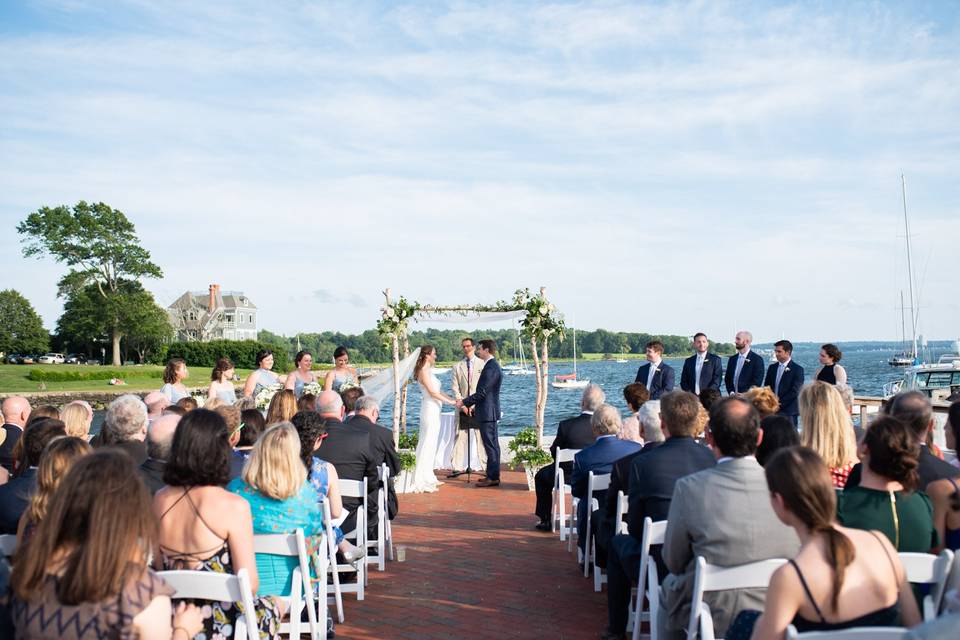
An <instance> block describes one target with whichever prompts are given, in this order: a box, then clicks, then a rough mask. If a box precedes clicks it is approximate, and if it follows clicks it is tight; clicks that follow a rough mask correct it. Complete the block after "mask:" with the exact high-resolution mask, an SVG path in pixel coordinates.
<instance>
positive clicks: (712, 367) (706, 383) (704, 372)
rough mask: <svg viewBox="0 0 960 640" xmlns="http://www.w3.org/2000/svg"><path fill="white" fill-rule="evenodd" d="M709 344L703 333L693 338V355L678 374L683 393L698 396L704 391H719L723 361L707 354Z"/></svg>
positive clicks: (713, 354) (718, 357)
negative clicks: (687, 392) (686, 392)
mask: <svg viewBox="0 0 960 640" xmlns="http://www.w3.org/2000/svg"><path fill="white" fill-rule="evenodd" d="M709 346H710V342H709V341H708V340H707V335H706V334H705V333H698V334H697V335H695V336H693V349H694V351H696V353H695V354H693V355H692V356H690V357H689V358H687V359H686V360H684V361H683V371H682V372H681V373H680V388H681V389H683V390H684V391H689V392H691V393H694V394H696V395H697V396H699V395H700V392H701V391H702V390H704V389H716V390H717V391H719V390H720V381H721V380H723V360H721V359H720V356H718V355H716V354H715V353H707V349H708V348H709Z"/></svg>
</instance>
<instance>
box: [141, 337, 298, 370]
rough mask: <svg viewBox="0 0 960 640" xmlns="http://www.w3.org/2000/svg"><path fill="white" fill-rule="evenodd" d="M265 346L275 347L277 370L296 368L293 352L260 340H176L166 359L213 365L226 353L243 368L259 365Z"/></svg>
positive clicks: (189, 364) (253, 367) (198, 364)
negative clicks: (291, 359) (257, 360)
mask: <svg viewBox="0 0 960 640" xmlns="http://www.w3.org/2000/svg"><path fill="white" fill-rule="evenodd" d="M261 349H273V370H274V371H277V372H284V371H288V370H289V369H291V368H292V364H291V363H290V354H288V353H287V352H286V351H281V350H278V349H276V348H274V347H273V346H272V345H268V344H265V343H263V342H258V341H256V340H212V341H210V342H174V343H172V344H170V345H168V346H167V349H166V353H165V354H164V355H165V358H164V360H163V362H161V363H159V364H164V363H166V361H167V360H169V359H170V358H183V359H184V360H186V361H187V366H190V367H210V368H211V369H212V368H213V366H214V365H215V364H216V363H217V358H222V357H224V356H226V357H227V358H230V360H232V361H233V364H235V365H236V366H237V368H239V369H256V368H257V364H256V358H257V352H258V351H260V350H261Z"/></svg>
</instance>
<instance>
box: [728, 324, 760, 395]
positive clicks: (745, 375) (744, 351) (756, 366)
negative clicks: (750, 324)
mask: <svg viewBox="0 0 960 640" xmlns="http://www.w3.org/2000/svg"><path fill="white" fill-rule="evenodd" d="M733 344H734V346H736V347H737V352H736V353H735V354H733V355H732V356H730V359H729V360H727V375H726V377H725V379H724V383H725V384H726V386H727V393H729V394H734V393H743V392H744V391H746V390H748V389H750V387H759V386H761V385H763V358H761V357H760V356H759V355H757V354H755V353H753V352H752V351H750V345H751V344H753V334H752V333H750V332H749V331H738V332H737V335H736V337H735V338H734V339H733Z"/></svg>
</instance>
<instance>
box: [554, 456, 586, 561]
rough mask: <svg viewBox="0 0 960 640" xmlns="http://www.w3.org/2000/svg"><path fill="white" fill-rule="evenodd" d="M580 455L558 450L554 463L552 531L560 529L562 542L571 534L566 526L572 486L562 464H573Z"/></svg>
mask: <svg viewBox="0 0 960 640" xmlns="http://www.w3.org/2000/svg"><path fill="white" fill-rule="evenodd" d="M578 453H580V449H557V459H556V460H554V461H553V506H552V507H551V511H550V529H551V530H552V531H554V532H556V530H557V526H558V525H559V527H560V541H561V542H563V541H564V540H566V539H567V535H568V534H569V533H570V531H569V528H567V525H565V524H564V523H565V521H566V519H567V517H566V516H567V514H566V510H567V496H568V495H570V485H568V484H566V478H564V477H563V476H564V473H563V469H561V468H560V463H561V462H573V457H574V456H575V455H577V454H578Z"/></svg>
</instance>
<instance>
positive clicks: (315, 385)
mask: <svg viewBox="0 0 960 640" xmlns="http://www.w3.org/2000/svg"><path fill="white" fill-rule="evenodd" d="M322 391H323V385H322V384H320V383H319V382H308V383H306V384H305V385H303V394H304V395H306V394H308V393H312V394H313V395H315V396H318V395H320V392H322Z"/></svg>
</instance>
